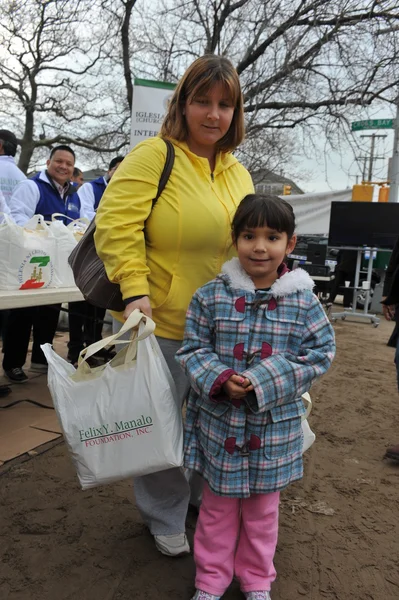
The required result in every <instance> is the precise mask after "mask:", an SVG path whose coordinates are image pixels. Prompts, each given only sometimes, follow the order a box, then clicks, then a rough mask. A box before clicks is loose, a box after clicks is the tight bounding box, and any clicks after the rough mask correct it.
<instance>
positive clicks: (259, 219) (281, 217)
mask: <svg viewBox="0 0 399 600" xmlns="http://www.w3.org/2000/svg"><path fill="white" fill-rule="evenodd" d="M266 226H267V227H270V229H275V230H276V231H278V232H280V233H283V232H284V233H286V234H287V236H288V239H289V240H290V239H291V238H292V236H293V235H294V231H295V215H294V211H293V210H292V206H291V204H288V202H286V201H285V200H282V199H281V198H279V197H278V196H272V195H271V194H248V196H245V198H244V199H243V200H241V202H240V204H239V206H238V208H237V211H236V214H235V215H234V218H233V223H232V226H231V228H232V231H233V238H234V241H235V242H236V241H237V239H238V236H239V235H240V233H241V232H242V231H244V230H245V229H247V228H249V229H255V227H266Z"/></svg>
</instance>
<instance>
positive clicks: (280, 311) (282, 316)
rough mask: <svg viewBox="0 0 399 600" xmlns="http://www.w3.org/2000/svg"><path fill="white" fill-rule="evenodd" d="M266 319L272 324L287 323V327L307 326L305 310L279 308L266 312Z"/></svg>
mask: <svg viewBox="0 0 399 600" xmlns="http://www.w3.org/2000/svg"><path fill="white" fill-rule="evenodd" d="M265 317H266V319H267V320H268V321H271V322H272V323H276V322H278V323H287V325H290V326H292V324H293V323H295V325H299V326H302V325H305V315H304V312H303V310H300V309H299V308H296V307H295V308H293V307H292V306H281V305H280V306H279V305H278V304H277V308H276V309H275V310H268V309H266V310H265Z"/></svg>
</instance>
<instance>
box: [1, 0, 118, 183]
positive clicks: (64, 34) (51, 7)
mask: <svg viewBox="0 0 399 600" xmlns="http://www.w3.org/2000/svg"><path fill="white" fill-rule="evenodd" d="M94 9H95V4H93V3H92V2H89V1H87V0H20V1H19V2H14V1H12V0H0V13H1V15H2V19H1V23H0V46H1V47H2V48H3V59H2V61H1V63H0V90H1V93H2V102H1V107H0V115H1V118H2V121H3V122H4V123H5V124H6V123H7V122H9V123H11V124H12V125H14V126H15V127H16V129H17V130H18V129H19V128H20V124H21V122H22V123H23V134H22V136H21V140H20V141H21V145H22V151H21V155H20V159H19V166H20V168H21V169H22V170H23V171H25V172H26V171H27V170H28V168H29V165H30V163H31V159H32V154H33V152H34V151H35V149H40V148H43V147H51V146H52V145H54V144H57V143H71V144H74V145H77V146H81V147H83V148H86V149H90V150H94V151H101V150H104V149H106V150H109V151H117V150H119V148H120V147H122V146H123V145H124V144H125V143H126V136H124V134H123V124H124V120H125V119H126V115H123V118H121V117H120V116H119V115H118V111H116V110H115V108H114V106H113V103H112V97H111V96H110V95H109V94H106V93H104V92H105V91H106V88H107V78H106V75H107V66H106V63H105V62H104V59H105V53H104V48H105V39H106V35H104V33H105V32H104V24H98V25H97V27H96V25H95V23H96V22H97V23H98V20H96V19H95V18H93V14H94V13H93V10H94ZM4 126H5V125H4ZM78 132H79V133H78Z"/></svg>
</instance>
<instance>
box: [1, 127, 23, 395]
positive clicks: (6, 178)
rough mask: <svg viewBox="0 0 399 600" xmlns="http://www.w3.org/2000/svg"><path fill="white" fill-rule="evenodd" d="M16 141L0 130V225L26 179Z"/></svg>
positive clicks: (3, 392)
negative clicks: (15, 189)
mask: <svg viewBox="0 0 399 600" xmlns="http://www.w3.org/2000/svg"><path fill="white" fill-rule="evenodd" d="M17 146H18V141H17V138H16V136H15V135H14V133H12V131H9V130H8V129H0V213H1V214H0V223H1V222H2V220H3V214H8V215H9V214H10V209H9V201H10V198H11V195H12V193H13V191H14V188H15V186H16V185H17V184H18V183H19V182H20V181H23V180H24V179H26V176H25V175H24V173H22V171H21V169H19V168H18V167H17V165H16V164H15V155H16V153H17ZM6 315H7V313H6V312H5V311H2V312H0V331H2V330H3V328H4V325H5V322H6ZM10 391H11V390H10V388H9V387H8V386H6V385H4V386H3V385H2V386H0V398H1V397H3V396H6V395H7V394H9V393H10Z"/></svg>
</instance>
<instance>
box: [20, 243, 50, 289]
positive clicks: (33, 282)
mask: <svg viewBox="0 0 399 600" xmlns="http://www.w3.org/2000/svg"><path fill="white" fill-rule="evenodd" d="M38 252H40V251H35V252H33V253H32V254H36V256H32V254H30V255H29V256H28V257H27V258H26V260H25V261H24V262H23V263H22V265H21V267H20V269H19V272H18V278H19V280H20V282H23V283H22V285H21V286H20V288H19V289H20V290H36V289H39V288H42V287H43V286H48V285H50V283H51V280H52V278H53V268H52V264H51V261H50V257H49V256H38V255H37V253H38ZM28 259H29V262H28ZM26 277H28V278H27V279H25V278H26Z"/></svg>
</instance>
